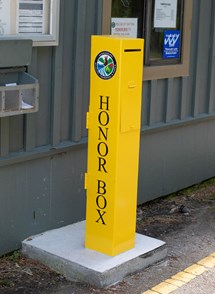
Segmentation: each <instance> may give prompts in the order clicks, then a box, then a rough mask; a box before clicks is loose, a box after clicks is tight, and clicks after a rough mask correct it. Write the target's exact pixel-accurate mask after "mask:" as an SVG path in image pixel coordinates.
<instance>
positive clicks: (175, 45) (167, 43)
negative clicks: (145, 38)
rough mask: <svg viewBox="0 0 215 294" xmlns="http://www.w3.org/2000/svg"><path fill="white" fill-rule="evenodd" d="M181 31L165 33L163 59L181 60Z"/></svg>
mask: <svg viewBox="0 0 215 294" xmlns="http://www.w3.org/2000/svg"><path fill="white" fill-rule="evenodd" d="M180 37H181V33H180V31H176V30H168V31H165V32H164V44H163V58H164V59H168V58H179V56H180V39H181V38H180Z"/></svg>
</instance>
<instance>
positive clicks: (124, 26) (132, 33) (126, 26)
mask: <svg viewBox="0 0 215 294" xmlns="http://www.w3.org/2000/svg"><path fill="white" fill-rule="evenodd" d="M111 35H115V36H124V37H130V38H137V18H117V17H113V18H112V19H111Z"/></svg>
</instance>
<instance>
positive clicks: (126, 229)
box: [85, 36, 144, 256]
mask: <svg viewBox="0 0 215 294" xmlns="http://www.w3.org/2000/svg"><path fill="white" fill-rule="evenodd" d="M143 42H144V41H143V40H142V39H128V38H120V37H111V36H92V45H91V73H90V75H91V81H90V106H89V112H88V113H87V128H88V167H87V174H86V175H85V189H86V190H87V208H86V237H85V246H86V248H88V249H92V250H95V251H98V252H101V253H104V254H107V255H110V256H115V255H117V254H120V253H122V252H124V251H127V250H129V249H131V248H133V247H134V246H135V230H136V205H137V183H138V162H139V141H140V116H141V98H142V70H143Z"/></svg>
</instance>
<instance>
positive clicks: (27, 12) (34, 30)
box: [18, 0, 50, 35]
mask: <svg viewBox="0 0 215 294" xmlns="http://www.w3.org/2000/svg"><path fill="white" fill-rule="evenodd" d="M49 2H50V1H47V0H45V1H44V0H31V1H25V0H19V19H18V33H19V34H26V33H27V34H31V35H32V34H45V33H48V31H47V29H46V26H45V23H47V19H48V16H49V15H48V14H47V11H49V6H50V3H49Z"/></svg>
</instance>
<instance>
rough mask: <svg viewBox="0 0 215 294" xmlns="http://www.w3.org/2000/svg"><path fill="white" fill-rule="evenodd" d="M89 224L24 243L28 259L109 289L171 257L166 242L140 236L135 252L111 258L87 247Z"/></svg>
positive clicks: (137, 235) (38, 236) (29, 239)
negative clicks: (124, 278) (86, 234)
mask: <svg viewBox="0 0 215 294" xmlns="http://www.w3.org/2000/svg"><path fill="white" fill-rule="evenodd" d="M84 239H85V221H82V222H79V223H76V224H72V225H69V226H66V227H63V228H60V229H55V230H51V231H47V232H45V233H43V234H40V235H36V236H33V237H30V238H28V239H26V240H24V241H23V242H22V252H23V254H24V255H26V256H28V257H30V258H32V259H35V260H38V261H40V262H41V263H43V264H45V265H47V266H48V267H50V268H51V269H53V270H55V271H57V272H59V273H61V274H62V275H64V276H65V277H66V278H67V279H69V280H72V281H79V282H84V283H88V284H91V285H93V286H96V287H99V288H101V287H105V286H109V285H111V284H114V283H116V282H118V281H120V280H122V279H123V277H125V276H127V275H128V274H131V273H134V272H137V271H140V270H142V269H143V268H145V267H147V266H149V265H151V264H153V263H155V262H158V261H159V260H161V259H163V258H164V257H165V256H166V254H167V248H166V246H165V243H164V242H163V241H160V240H157V239H154V238H150V237H147V236H144V235H140V234H136V245H135V248H133V249H131V250H129V251H126V252H124V253H121V254H119V255H117V256H115V257H110V256H107V255H104V254H102V253H99V252H96V251H93V250H89V249H86V248H85V247H84Z"/></svg>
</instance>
